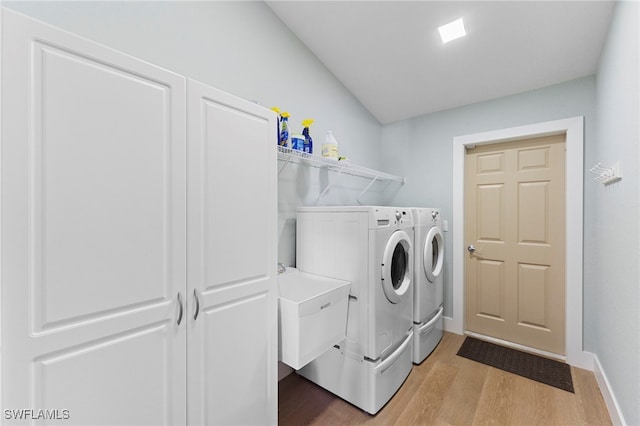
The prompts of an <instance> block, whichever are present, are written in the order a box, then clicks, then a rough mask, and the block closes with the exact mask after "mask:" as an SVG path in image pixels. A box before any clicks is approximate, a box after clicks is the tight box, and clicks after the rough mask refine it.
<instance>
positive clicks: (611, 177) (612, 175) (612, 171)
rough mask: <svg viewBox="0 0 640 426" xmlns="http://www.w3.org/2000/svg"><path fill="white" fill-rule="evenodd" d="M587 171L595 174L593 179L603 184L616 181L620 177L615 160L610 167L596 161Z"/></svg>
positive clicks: (618, 166) (618, 164) (617, 163)
mask: <svg viewBox="0 0 640 426" xmlns="http://www.w3.org/2000/svg"><path fill="white" fill-rule="evenodd" d="M589 171H590V172H591V173H593V174H594V175H595V177H594V179H595V181H596V182H600V183H601V184H603V185H608V184H610V183H613V182H618V181H619V180H621V179H622V175H621V174H620V163H619V162H616V163H615V164H613V165H612V166H611V167H607V166H603V165H602V164H601V163H598V164H596V165H595V166H593V167H592V168H590V169H589Z"/></svg>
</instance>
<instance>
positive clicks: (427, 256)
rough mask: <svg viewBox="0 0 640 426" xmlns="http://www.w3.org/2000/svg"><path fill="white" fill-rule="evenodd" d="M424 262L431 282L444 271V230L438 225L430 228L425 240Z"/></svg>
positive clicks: (425, 271) (425, 270)
mask: <svg viewBox="0 0 640 426" xmlns="http://www.w3.org/2000/svg"><path fill="white" fill-rule="evenodd" d="M422 256H423V257H422V261H423V262H422V264H423V265H424V273H425V274H426V275H427V279H428V280H429V282H432V283H433V282H435V281H436V278H438V276H440V274H441V273H442V263H443V261H444V245H443V244H442V231H440V228H438V227H437V226H434V227H432V228H431V229H429V232H428V233H427V238H426V239H425V242H424V249H423V252H422Z"/></svg>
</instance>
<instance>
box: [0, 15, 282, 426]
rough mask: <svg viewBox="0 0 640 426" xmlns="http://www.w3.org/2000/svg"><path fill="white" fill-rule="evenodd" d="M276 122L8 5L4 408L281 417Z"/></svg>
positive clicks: (81, 415)
mask: <svg viewBox="0 0 640 426" xmlns="http://www.w3.org/2000/svg"><path fill="white" fill-rule="evenodd" d="M275 134H276V117H275V114H273V113H272V112H270V111H268V110H266V109H264V108H262V107H259V106H257V105H255V104H253V103H250V102H247V101H244V100H241V99H238V98H236V97H233V96H231V95H228V94H226V93H224V92H221V91H219V90H216V89H213V88H210V87H207V86H205V85H203V84H200V83H198V82H195V81H192V80H189V79H187V78H185V77H184V76H180V75H177V74H175V73H172V72H170V71H167V70H164V69H161V68H159V67H156V66H154V65H151V64H148V63H146V62H143V61H140V60H138V59H136V58H133V57H131V56H128V55H125V54H122V53H119V52H116V51H114V50H111V49H109V48H107V47H104V46H102V45H98V44H96V43H93V42H90V41H88V40H86V39H83V38H81V37H78V36H75V35H73V34H69V33H67V32H64V31H61V30H58V29H56V28H53V27H51V26H48V25H46V24H43V23H41V22H38V21H35V20H33V19H30V18H27V17H24V16H22V15H20V14H18V13H15V12H12V11H10V10H7V9H2V140H1V144H2V151H1V152H2V156H1V163H0V167H1V207H0V208H1V210H0V211H1V219H2V221H1V224H2V227H1V236H0V238H1V334H0V339H1V346H0V347H1V351H2V353H1V371H0V375H1V385H2V387H1V389H0V396H1V406H2V408H3V413H2V415H3V420H4V421H5V423H7V424H14V423H17V424H22V423H24V424H27V423H31V421H32V419H33V418H35V419H37V420H41V421H42V422H43V423H49V422H52V421H54V422H55V421H60V420H47V419H55V418H65V424H82V425H86V424H110V425H116V424H122V425H124V424H126V425H135V424H153V425H161V424H166V425H168V424H186V423H188V424H234V423H239V424H256V423H260V424H268V423H271V424H274V423H276V421H277V311H276V309H277V304H276V297H277V294H276V293H275V292H276V283H275V266H276V259H275V253H276V252H277V244H276V227H275V224H276V209H277V207H276V182H277V181H276V179H277V177H276V170H275V167H276V158H275V155H276V153H275V150H274V149H273V145H275V142H274V135H275ZM7 410H9V411H7Z"/></svg>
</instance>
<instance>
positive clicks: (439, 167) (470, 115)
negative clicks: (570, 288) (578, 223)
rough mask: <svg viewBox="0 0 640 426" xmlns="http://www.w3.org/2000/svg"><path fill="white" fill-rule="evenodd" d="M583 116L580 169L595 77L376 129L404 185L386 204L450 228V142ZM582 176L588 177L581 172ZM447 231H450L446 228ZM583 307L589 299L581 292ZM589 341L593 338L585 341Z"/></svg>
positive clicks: (589, 153) (589, 154)
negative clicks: (437, 218) (432, 215)
mask: <svg viewBox="0 0 640 426" xmlns="http://www.w3.org/2000/svg"><path fill="white" fill-rule="evenodd" d="M576 116H584V117H585V161H586V163H585V164H591V163H593V160H594V159H595V155H594V152H593V145H594V139H595V137H596V133H595V124H596V121H595V120H596V114H595V77H593V76H591V77H584V78H580V79H577V80H573V81H569V82H566V83H562V84H558V85H555V86H550V87H546V88H543V89H539V90H534V91H531V92H526V93H522V94H519V95H514V96H509V97H505V98H500V99H496V100H493V101H489V102H482V103H478V104H473V105H468V106H464V107H460V108H455V109H451V110H447V111H442V112H438V113H434V114H429V115H426V116H422V117H417V118H413V119H410V120H405V121H400V122H396V123H392V124H389V125H385V126H383V128H382V154H383V155H382V157H383V162H384V164H383V167H384V168H385V170H386V171H388V172H389V173H403V172H404V173H406V175H407V183H406V185H405V186H404V187H403V188H402V189H400V190H399V191H398V192H397V193H396V195H395V197H394V198H393V199H392V200H391V203H392V204H396V205H415V206H426V207H440V208H441V209H442V217H443V219H444V220H448V221H449V222H450V223H449V225H451V219H452V213H453V212H452V208H453V207H452V206H453V198H452V197H453V195H452V194H453V174H452V165H453V147H452V143H453V138H454V137H455V136H462V135H467V134H472V133H479V132H483V131H489V130H497V129H503V128H508V127H514V126H521V125H526V124H533V123H539V122H544V121H551V120H559V119H562V118H569V117H576ZM586 173H588V172H586ZM591 207H592V203H590V202H589V201H585V223H586V224H587V226H588V225H589V224H592V223H593V213H592V208H591ZM450 229H451V227H450ZM444 236H445V268H444V305H445V316H449V317H450V316H451V315H452V309H453V306H452V304H453V295H452V285H453V284H452V278H453V276H452V274H453V271H452V261H451V260H452V258H453V252H452V242H453V238H452V237H453V235H452V232H451V231H450V232H447V233H445V234H444ZM584 297H585V306H587V305H588V306H591V305H593V302H592V301H593V300H594V294H593V291H591V292H589V291H587V289H585V296H584ZM589 342H593V337H592V336H591V338H590V339H589Z"/></svg>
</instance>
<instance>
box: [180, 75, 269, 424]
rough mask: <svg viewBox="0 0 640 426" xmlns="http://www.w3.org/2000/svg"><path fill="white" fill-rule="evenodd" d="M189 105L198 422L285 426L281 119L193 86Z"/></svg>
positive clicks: (191, 340)
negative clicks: (280, 314) (280, 385)
mask: <svg viewBox="0 0 640 426" xmlns="http://www.w3.org/2000/svg"><path fill="white" fill-rule="evenodd" d="M187 99H188V100H187V108H188V111H189V114H188V123H187V126H188V147H189V149H188V152H189V154H188V171H189V172H188V173H189V175H188V197H187V198H188V206H189V207H188V212H189V213H188V222H189V227H188V251H189V258H188V274H187V275H188V288H189V303H190V304H189V336H188V353H189V355H188V356H189V359H188V363H189V400H188V405H189V408H188V411H189V414H188V421H189V424H193V425H197V424H207V425H217V424H225V425H228V424H242V425H248V424H252V425H255V424H276V423H277V396H278V395H277V393H278V389H277V381H278V379H277V361H278V353H277V284H276V278H275V276H276V263H277V261H276V253H277V243H276V221H277V197H276V191H277V189H276V188H277V173H276V172H277V170H276V167H277V159H276V133H277V130H276V115H275V114H274V113H273V112H271V111H269V110H267V109H265V108H263V107H260V106H258V105H256V104H253V103H251V102H248V101H245V100H243V99H239V98H236V97H234V96H231V95H229V94H227V93H224V92H221V91H219V90H216V89H213V88H210V87H207V86H204V85H202V84H200V83H198V82H195V81H192V80H189V81H188V98H187ZM196 298H197V300H196ZM197 304H199V306H197ZM196 314H197V316H196ZM194 317H195V318H194Z"/></svg>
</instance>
